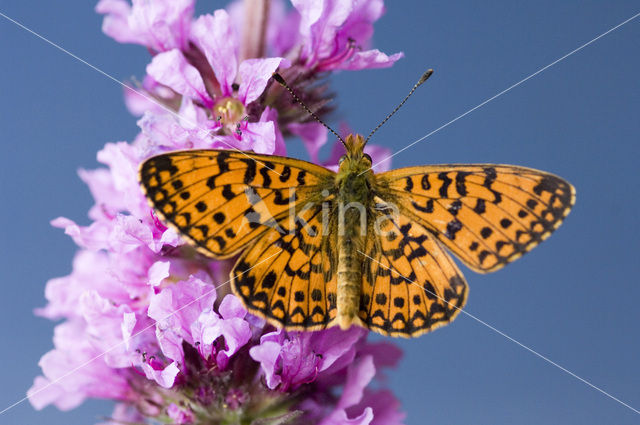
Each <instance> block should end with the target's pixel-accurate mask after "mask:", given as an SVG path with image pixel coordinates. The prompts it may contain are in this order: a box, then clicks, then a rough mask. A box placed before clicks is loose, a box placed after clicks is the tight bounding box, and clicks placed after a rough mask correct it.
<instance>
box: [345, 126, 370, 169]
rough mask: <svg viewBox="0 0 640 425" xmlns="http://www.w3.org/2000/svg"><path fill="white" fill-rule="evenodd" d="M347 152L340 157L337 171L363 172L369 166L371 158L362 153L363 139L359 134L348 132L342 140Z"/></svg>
mask: <svg viewBox="0 0 640 425" xmlns="http://www.w3.org/2000/svg"><path fill="white" fill-rule="evenodd" d="M344 145H345V148H346V150H347V153H346V154H344V155H342V157H340V161H339V162H338V164H339V173H342V174H347V173H358V174H360V173H363V172H365V171H367V170H369V169H370V168H371V164H372V160H371V157H370V156H369V154H366V153H364V145H365V140H364V137H362V136H361V135H360V134H356V135H353V134H350V135H348V136H347V138H346V139H345V142H344Z"/></svg>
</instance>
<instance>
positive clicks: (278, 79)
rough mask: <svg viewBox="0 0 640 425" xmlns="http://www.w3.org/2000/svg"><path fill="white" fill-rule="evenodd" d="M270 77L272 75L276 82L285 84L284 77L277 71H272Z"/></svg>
mask: <svg viewBox="0 0 640 425" xmlns="http://www.w3.org/2000/svg"><path fill="white" fill-rule="evenodd" d="M271 77H273V79H274V80H276V81H277V82H278V83H280V84H282V85H283V86H284V85H286V84H287V83H285V81H284V78H282V75H280V74H278V73H277V72H274V73H273V74H271Z"/></svg>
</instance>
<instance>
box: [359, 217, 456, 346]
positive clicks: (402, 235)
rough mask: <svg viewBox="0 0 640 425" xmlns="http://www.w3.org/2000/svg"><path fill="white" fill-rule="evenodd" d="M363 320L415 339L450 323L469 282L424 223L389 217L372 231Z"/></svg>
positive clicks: (366, 259) (384, 331)
mask: <svg viewBox="0 0 640 425" xmlns="http://www.w3.org/2000/svg"><path fill="white" fill-rule="evenodd" d="M361 254H362V255H363V257H364V262H363V268H362V274H363V285H362V298H361V301H360V312H359V317H360V319H361V320H362V321H363V322H364V323H365V324H366V325H367V326H368V327H369V328H370V329H371V330H373V331H376V332H378V333H381V334H383V335H391V336H402V337H414V336H418V335H421V334H423V333H425V332H428V331H430V330H433V329H435V328H437V327H439V326H442V325H445V324H447V323H449V322H450V321H452V320H453V319H454V318H455V317H456V315H457V314H458V313H459V312H460V309H461V308H462V306H463V305H464V303H465V301H466V298H467V284H466V282H465V280H464V277H463V276H462V273H461V272H460V270H459V269H458V267H457V266H456V264H455V262H454V261H453V260H452V258H451V257H450V256H449V255H448V254H447V253H446V252H445V250H444V247H443V246H442V244H441V243H440V242H438V240H436V239H435V237H434V236H433V234H432V233H431V232H430V231H429V230H427V229H426V228H425V227H424V226H422V225H420V224H419V223H417V222H415V221H413V220H411V219H410V218H408V217H407V216H404V215H395V216H388V218H387V219H385V220H383V221H382V222H381V223H379V228H378V229H376V232H375V233H374V234H372V233H369V237H368V238H367V245H366V249H365V252H364V253H361Z"/></svg>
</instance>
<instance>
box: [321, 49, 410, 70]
mask: <svg viewBox="0 0 640 425" xmlns="http://www.w3.org/2000/svg"><path fill="white" fill-rule="evenodd" d="M403 57H404V53H402V52H399V53H394V54H393V55H391V56H387V55H386V54H385V53H382V52H381V51H380V50H378V49H373V50H367V51H364V52H356V53H355V54H354V55H353V56H351V58H350V59H349V60H348V61H346V62H342V63H340V64H338V65H337V66H335V67H331V69H348V70H351V71H357V70H361V69H376V68H389V67H390V66H392V65H393V64H394V63H396V61H398V60H399V59H401V58H403ZM326 69H328V68H326Z"/></svg>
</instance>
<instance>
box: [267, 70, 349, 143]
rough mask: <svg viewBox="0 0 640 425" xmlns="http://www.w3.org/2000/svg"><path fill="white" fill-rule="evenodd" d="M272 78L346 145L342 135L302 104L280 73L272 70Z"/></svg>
mask: <svg viewBox="0 0 640 425" xmlns="http://www.w3.org/2000/svg"><path fill="white" fill-rule="evenodd" d="M272 77H273V79H274V80H276V81H277V82H278V83H279V84H280V85H281V86H282V87H284V88H285V89H287V91H288V92H289V93H290V94H291V97H293V100H295V101H296V102H297V103H299V104H300V106H302V108H303V109H304V110H305V111H307V113H308V114H309V115H311V116H312V117H313V119H315V120H316V121H318V122H319V123H320V124H322V125H323V126H325V127H326V128H327V129H328V130H329V131H330V132H332V133H333V134H334V135H335V136H336V137H337V138H338V139H339V140H340V141H341V142H342V144H343V145H344V147H345V148H346V147H347V144H346V143H345V142H344V140H343V139H342V137H340V135H339V134H338V133H336V132H335V131H334V130H333V128H331V127H329V126H328V125H327V124H326V123H325V122H324V121H322V120H321V119H320V117H319V116H317V115H316V114H315V113H313V112H312V111H311V109H309V108H308V107H307V105H305V104H304V102H303V101H302V99H300V98H299V97H298V95H297V94H295V92H294V91H293V89H292V88H291V87H289V85H288V84H287V82H286V81H285V80H284V78H282V75H280V74H278V73H277V72H274V73H273V75H272Z"/></svg>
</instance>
